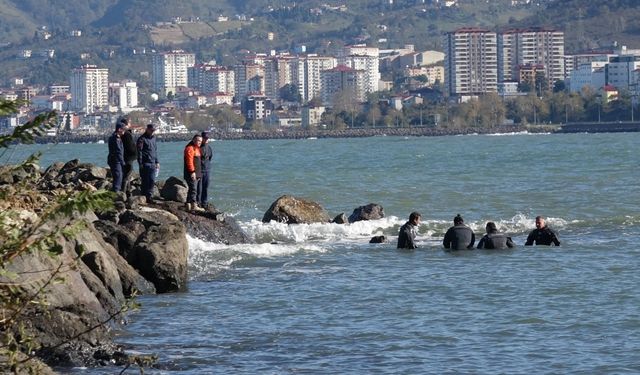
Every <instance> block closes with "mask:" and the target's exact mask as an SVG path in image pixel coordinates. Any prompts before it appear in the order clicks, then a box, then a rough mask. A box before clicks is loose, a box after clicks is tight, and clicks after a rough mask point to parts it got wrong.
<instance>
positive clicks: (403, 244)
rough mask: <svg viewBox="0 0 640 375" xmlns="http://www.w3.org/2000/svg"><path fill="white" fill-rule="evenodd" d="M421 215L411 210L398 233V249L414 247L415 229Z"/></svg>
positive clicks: (415, 246)
mask: <svg viewBox="0 0 640 375" xmlns="http://www.w3.org/2000/svg"><path fill="white" fill-rule="evenodd" d="M421 219H422V215H420V213H419V212H412V213H411V214H410V215H409V221H407V222H406V223H405V224H404V225H403V226H402V227H401V228H400V233H398V249H416V248H417V247H418V246H417V245H416V231H417V229H418V225H419V224H420V220H421Z"/></svg>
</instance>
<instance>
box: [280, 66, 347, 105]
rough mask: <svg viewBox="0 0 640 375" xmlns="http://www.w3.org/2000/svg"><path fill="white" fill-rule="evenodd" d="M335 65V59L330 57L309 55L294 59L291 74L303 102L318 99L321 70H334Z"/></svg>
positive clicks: (320, 86) (320, 87)
mask: <svg viewBox="0 0 640 375" xmlns="http://www.w3.org/2000/svg"><path fill="white" fill-rule="evenodd" d="M336 65H337V59H336V58H335V57H331V56H318V55H316V54H309V55H300V56H297V57H296V58H295V60H294V62H293V64H292V72H291V73H292V75H293V79H294V83H295V84H296V85H297V86H298V89H299V90H300V95H301V96H302V100H303V101H304V102H308V101H309V100H311V99H313V98H315V97H320V95H321V89H322V78H321V75H320V74H321V72H322V71H323V70H328V69H333V68H335V67H336Z"/></svg>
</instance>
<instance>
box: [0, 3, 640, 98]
mask: <svg viewBox="0 0 640 375" xmlns="http://www.w3.org/2000/svg"><path fill="white" fill-rule="evenodd" d="M538 1H539V3H535V4H533V3H532V4H528V5H518V6H512V5H511V3H512V2H511V0H491V1H490V2H488V1H486V0H459V6H457V7H445V6H443V5H441V4H437V3H436V2H435V0H395V1H393V5H390V4H389V0H384V1H383V0H343V1H342V2H337V1H335V0H325V1H320V0H308V1H304V2H295V1H291V0H217V1H214V2H212V1H209V0H181V1H175V0H89V1H87V0H85V1H78V0H65V1H62V0H50V1H48V2H42V1H41V0H0V7H1V8H0V9H3V11H2V13H0V25H2V27H0V40H2V41H3V43H0V67H1V68H2V72H3V74H2V76H1V77H2V78H3V79H0V85H4V84H6V82H5V81H7V80H8V79H9V78H10V77H13V76H25V77H27V78H28V79H29V83H34V84H35V83H47V82H65V81H67V80H68V76H69V70H70V67H73V66H78V65H80V64H83V63H94V64H98V65H101V66H105V67H108V68H110V74H111V76H112V77H113V79H119V78H125V77H129V78H134V79H140V80H141V84H142V85H143V86H144V84H145V82H144V79H143V78H140V76H139V74H140V72H144V71H149V70H150V59H149V56H148V53H149V52H151V51H152V50H166V49H171V48H182V49H185V50H189V51H193V52H195V53H196V55H197V58H198V60H201V61H208V60H212V59H215V60H216V61H218V62H219V63H221V64H230V63H233V62H235V60H234V55H235V53H236V52H237V51H239V50H251V51H258V52H266V51H269V50H272V49H275V50H291V49H293V48H295V47H297V46H300V45H305V46H306V47H307V51H310V52H318V53H333V52H335V51H336V49H337V48H339V47H340V46H342V45H344V44H350V43H367V44H369V45H375V46H379V47H380V48H391V47H397V46H402V45H403V44H414V45H415V46H416V48H417V49H437V50H438V49H441V39H442V34H443V33H444V32H446V31H450V30H453V29H455V28H457V27H461V26H470V25H472V26H483V27H487V28H495V29H502V28H510V27H527V26H551V27H556V28H559V29H561V30H564V31H565V33H566V51H567V52H568V53H572V52H577V51H581V50H585V49H593V48H598V47H610V46H611V44H612V42H614V41H617V42H619V43H620V44H626V45H628V46H629V47H630V48H640V17H639V16H640V9H639V7H637V6H636V4H635V2H636V1H634V0H612V1H609V2H607V3H606V5H605V4H599V5H598V4H595V3H593V2H591V1H588V0H566V1H559V0H538ZM341 5H343V6H341ZM219 16H225V17H228V20H226V21H224V22H219V19H218V17H219ZM178 19H179V20H180V21H178ZM43 26H46V29H43V28H42V27H43ZM74 29H78V30H82V36H81V37H71V36H70V31H71V30H74ZM43 30H44V31H46V32H48V33H50V34H51V37H50V38H49V39H46V40H45V39H44V38H43V37H42V33H43ZM269 33H273V34H272V35H274V39H273V40H269V39H268V38H267V35H268V34H269ZM22 49H31V50H33V53H34V55H36V58H31V59H27V60H20V59H17V58H16V57H17V56H18V55H19V54H20V53H21V51H22ZM48 49H55V57H54V58H53V59H46V58H42V57H37V55H38V54H42V53H43V51H45V50H48ZM134 51H136V52H135V54H134ZM140 51H145V52H146V53H147V54H146V55H144V54H140ZM82 54H84V55H83V59H81V55H82Z"/></svg>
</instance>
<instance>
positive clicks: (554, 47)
mask: <svg viewBox="0 0 640 375" xmlns="http://www.w3.org/2000/svg"><path fill="white" fill-rule="evenodd" d="M498 60H499V65H498V80H499V81H500V82H503V81H515V80H517V79H518V75H519V69H520V67H521V66H524V65H543V66H544V71H545V76H546V77H547V79H548V81H549V87H552V85H553V83H554V82H556V81H559V80H563V79H565V67H564V64H565V56H564V32H562V31H558V30H555V29H548V28H541V27H532V28H527V29H511V30H506V31H504V32H502V33H500V34H499V35H498Z"/></svg>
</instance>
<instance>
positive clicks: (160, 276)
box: [120, 209, 189, 293]
mask: <svg viewBox="0 0 640 375" xmlns="http://www.w3.org/2000/svg"><path fill="white" fill-rule="evenodd" d="M134 222H137V223H140V224H142V225H143V226H144V227H145V231H144V232H143V233H142V235H141V236H140V237H138V239H137V242H136V245H135V247H134V250H133V251H134V253H135V256H134V257H133V259H134V264H132V265H133V267H134V268H135V269H137V270H138V271H140V274H141V275H142V276H144V278H145V279H147V280H149V281H151V283H153V285H154V286H155V288H156V290H157V291H158V293H166V292H175V291H180V290H184V289H185V288H186V285H187V256H188V251H189V244H188V243H187V236H186V235H187V233H186V229H185V226H184V225H183V224H182V223H181V222H180V220H179V219H178V218H177V217H176V216H175V215H173V214H171V213H169V212H166V211H163V210H156V209H145V210H135V211H134V210H127V211H125V212H124V213H123V214H122V215H120V224H122V225H125V226H126V225H130V224H132V223H134Z"/></svg>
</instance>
